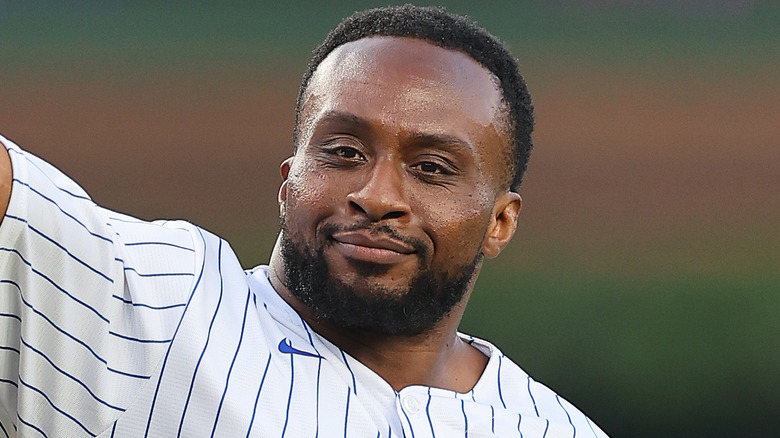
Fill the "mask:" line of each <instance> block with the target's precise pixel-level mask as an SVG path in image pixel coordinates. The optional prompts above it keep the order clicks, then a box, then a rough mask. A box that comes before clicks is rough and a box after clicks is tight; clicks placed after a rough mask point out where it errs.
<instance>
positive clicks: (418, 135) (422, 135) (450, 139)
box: [411, 132, 474, 152]
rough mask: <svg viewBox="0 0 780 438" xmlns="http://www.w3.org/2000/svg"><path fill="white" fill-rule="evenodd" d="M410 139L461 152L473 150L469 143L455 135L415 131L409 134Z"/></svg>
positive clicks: (426, 144)
mask: <svg viewBox="0 0 780 438" xmlns="http://www.w3.org/2000/svg"><path fill="white" fill-rule="evenodd" d="M411 139H412V142H413V143H416V144H419V145H425V146H433V147H439V148H444V149H452V150H455V151H463V152H472V151H473V150H474V148H473V146H472V145H471V143H469V142H468V141H466V140H464V139H462V138H460V137H458V136H456V135H450V134H438V133H427V132H415V133H412V134H411Z"/></svg>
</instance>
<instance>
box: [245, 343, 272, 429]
mask: <svg viewBox="0 0 780 438" xmlns="http://www.w3.org/2000/svg"><path fill="white" fill-rule="evenodd" d="M270 367H271V352H270V351H269V352H268V361H266V363H265V371H263V378H262V379H260V387H259V388H257V395H256V396H255V406H254V408H253V409H252V418H251V419H250V420H249V428H248V429H247V431H246V436H247V438H249V433H250V432H252V425H253V424H254V423H255V414H257V403H258V401H259V400H260V392H261V391H262V390H263V383H265V376H266V375H267V374H268V368H270Z"/></svg>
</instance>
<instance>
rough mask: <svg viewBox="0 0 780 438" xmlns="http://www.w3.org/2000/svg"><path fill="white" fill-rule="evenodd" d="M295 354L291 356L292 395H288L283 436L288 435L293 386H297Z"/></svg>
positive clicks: (291, 392)
mask: <svg viewBox="0 0 780 438" xmlns="http://www.w3.org/2000/svg"><path fill="white" fill-rule="evenodd" d="M294 356H295V355H294V354H291V355H290V394H288V395H287V412H285V413H284V427H283V428H282V436H284V434H285V433H287V423H288V422H289V421H290V404H291V403H292V394H293V385H294V384H295V362H294V361H293V358H294Z"/></svg>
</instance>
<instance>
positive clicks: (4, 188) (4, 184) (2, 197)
mask: <svg viewBox="0 0 780 438" xmlns="http://www.w3.org/2000/svg"><path fill="white" fill-rule="evenodd" d="M11 183H12V172H11V157H9V156H8V151H7V150H6V149H5V148H4V147H0V223H2V221H3V216H5V210H6V208H8V200H9V199H10V198H11Z"/></svg>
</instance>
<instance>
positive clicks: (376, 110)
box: [269, 37, 521, 392]
mask: <svg viewBox="0 0 780 438" xmlns="http://www.w3.org/2000/svg"><path fill="white" fill-rule="evenodd" d="M503 114H504V113H503V106H502V104H501V95H500V92H499V90H498V88H497V86H496V83H495V81H494V79H493V77H492V75H491V74H490V72H488V71H487V70H486V69H485V68H484V67H482V66H481V65H479V64H478V63H477V62H475V61H474V60H472V59H471V58H470V57H468V56H467V55H465V54H463V53H460V52H457V51H453V50H447V49H442V48H439V47H436V46H434V45H431V44H429V43H426V42H423V41H420V40H415V39H410V38H393V37H372V38H365V39H362V40H358V41H355V42H351V43H348V44H345V45H343V46H341V47H339V48H337V49H336V50H334V51H333V52H332V53H331V54H330V55H329V56H328V57H327V58H326V59H325V61H324V62H323V63H322V64H321V65H320V66H319V67H318V69H317V71H316V72H315V75H314V76H313V78H312V81H311V83H310V85H309V88H308V90H307V93H306V95H305V96H304V104H303V107H302V114H301V116H302V117H301V128H302V129H301V138H300V141H299V144H298V145H297V149H296V152H295V155H294V156H293V157H291V158H289V159H287V160H285V161H284V163H282V166H281V173H282V178H283V180H284V181H283V183H282V185H281V188H280V191H279V202H280V212H281V214H283V215H284V216H285V218H286V224H287V229H288V231H289V233H290V235H288V236H285V237H286V238H288V239H290V240H291V241H292V242H300V243H302V244H305V245H307V246H308V247H309V248H323V249H324V256H325V260H326V261H327V264H328V266H329V268H330V270H331V272H334V273H337V274H338V275H339V278H340V279H341V281H343V282H345V283H348V284H351V285H354V286H355V287H356V289H357V290H359V291H361V292H360V293H377V292H376V291H378V290H381V291H383V292H382V293H388V292H387V291H390V292H389V293H390V294H391V295H395V294H403V293H405V291H406V290H408V286H409V284H410V282H411V280H412V278H413V277H414V275H415V274H416V273H417V272H418V271H419V270H420V269H422V268H426V269H431V270H433V271H434V272H437V273H441V274H443V275H444V274H446V275H454V274H455V272H453V270H454V269H455V268H456V267H459V266H464V265H465V264H467V263H468V262H469V261H471V260H473V259H474V258H475V256H477V255H478V254H482V255H483V256H485V257H488V258H492V257H496V256H497V255H498V254H499V253H500V252H501V250H502V249H503V248H504V246H505V245H506V244H507V243H508V242H509V241H510V239H511V238H512V236H513V234H514V232H515V230H516V227H517V217H518V215H519V212H520V207H521V198H520V196H519V195H518V194H517V193H515V192H513V191H511V190H510V189H509V187H508V186H509V177H510V176H509V169H508V165H507V162H508V161H507V155H508V151H509V150H510V148H511V143H510V142H511V140H510V138H509V135H508V134H507V133H506V129H505V126H504V122H503V120H504V118H503ZM359 223H360V224H365V223H370V224H382V225H387V226H389V227H391V228H392V229H393V230H394V231H395V232H396V233H398V235H401V236H404V237H411V238H415V239H417V240H419V241H420V242H422V243H423V245H424V246H425V248H426V251H425V255H424V256H420V255H419V254H416V253H415V250H414V249H413V248H410V247H409V246H407V245H404V244H403V242H401V241H395V240H393V239H389V238H387V237H377V236H375V235H371V234H370V233H366V232H362V231H353V232H345V233H336V234H334V235H332V236H328V237H324V236H323V233H321V232H320V231H321V230H322V227H323V225H325V224H338V225H341V226H344V227H349V226H351V225H354V224H359ZM367 264H369V265H373V266H376V267H377V268H378V269H376V270H373V271H372V273H371V274H370V275H366V274H365V272H366V271H365V269H364V270H362V271H361V270H360V269H358V267H359V266H363V267H365V266H366V265H367ZM480 267H481V259H480V262H479V263H478V265H477V269H476V270H475V273H474V275H473V277H472V278H471V280H470V282H469V285H468V289H467V291H466V294H465V295H464V298H463V299H462V300H461V301H460V302H459V303H458V304H456V305H455V307H454V308H453V309H452V310H451V311H450V312H449V313H448V314H447V315H446V316H445V317H444V318H443V319H442V320H441V321H439V322H438V323H437V324H436V325H435V326H434V327H433V328H432V329H430V330H428V331H426V332H424V333H422V334H420V335H416V336H391V335H382V334H376V333H368V332H363V331H355V330H349V329H345V328H342V327H338V326H335V325H334V324H332V323H330V322H329V321H326V320H323V319H320V318H318V317H317V315H316V314H315V313H314V312H312V311H311V309H309V308H307V307H306V306H305V305H304V304H303V303H301V302H300V301H299V300H298V299H297V298H296V297H295V296H294V295H293V294H292V293H291V292H290V291H289V289H288V288H287V286H286V280H285V276H284V258H283V255H282V254H281V251H280V248H279V243H278V242H277V245H276V247H275V248H274V251H273V253H272V256H271V261H270V269H269V277H270V281H271V284H272V285H273V286H274V288H275V289H276V291H277V292H278V293H279V295H280V296H281V297H282V298H283V299H285V300H286V301H287V302H288V303H289V304H290V305H291V306H292V307H293V308H294V309H295V310H296V311H298V312H299V313H300V314H301V316H302V317H303V318H304V319H305V320H306V322H307V323H309V324H310V325H311V327H312V328H313V329H314V330H315V331H317V332H318V333H319V334H321V335H322V336H324V337H325V338H327V339H328V340H330V341H331V342H333V343H334V344H336V345H338V346H339V347H341V348H342V349H344V350H345V351H346V352H348V353H349V354H350V355H352V356H353V357H355V358H356V359H358V360H359V361H361V362H362V363H363V364H365V365H366V366H368V367H369V368H371V369H372V370H373V371H375V372H376V373H377V374H379V375H380V376H382V377H383V378H384V379H385V380H386V381H387V382H388V383H389V384H390V385H391V386H392V387H393V388H394V389H396V390H400V389H402V388H404V387H406V386H409V385H426V386H433V387H439V388H446V389H451V390H455V391H458V392H467V391H469V390H471V389H472V388H473V387H474V385H475V384H476V383H477V381H478V379H479V377H480V376H481V375H482V372H483V371H484V369H485V366H486V364H487V358H486V357H485V356H484V355H483V354H482V353H480V352H479V351H478V350H476V349H475V348H473V347H471V346H470V345H468V344H467V343H465V342H464V341H462V340H461V339H460V338H459V337H458V336H457V334H456V333H457V328H458V325H459V324H460V321H461V318H462V316H463V312H464V310H465V308H466V303H467V302H468V299H469V296H470V294H471V291H472V289H473V286H474V282H475V281H476V277H477V275H478V274H479V270H480Z"/></svg>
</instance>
